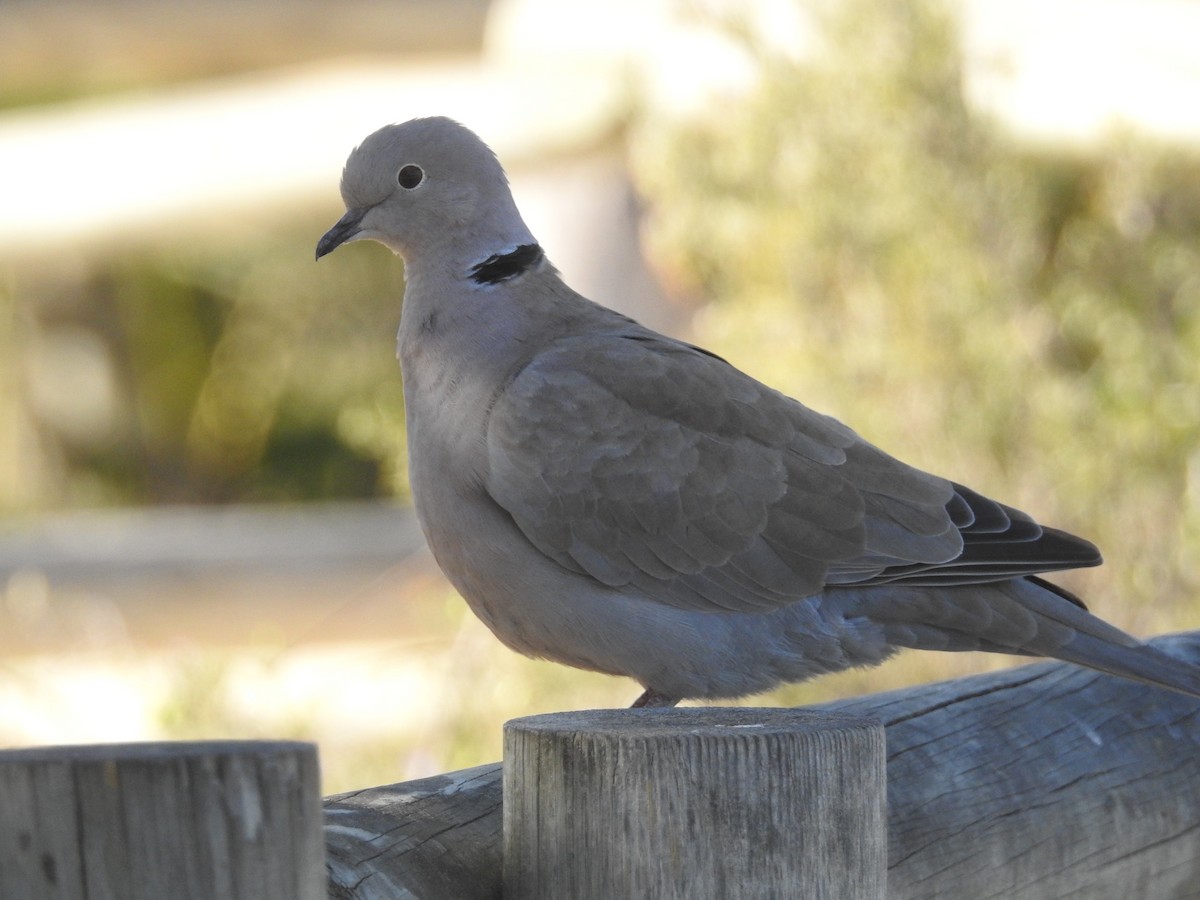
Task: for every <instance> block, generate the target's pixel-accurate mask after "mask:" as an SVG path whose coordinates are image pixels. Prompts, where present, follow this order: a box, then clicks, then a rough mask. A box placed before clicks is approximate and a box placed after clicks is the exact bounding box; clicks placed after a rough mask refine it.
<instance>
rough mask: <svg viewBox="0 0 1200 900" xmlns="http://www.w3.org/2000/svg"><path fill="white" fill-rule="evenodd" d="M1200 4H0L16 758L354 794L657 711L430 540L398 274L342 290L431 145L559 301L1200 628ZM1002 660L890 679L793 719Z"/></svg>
mask: <svg viewBox="0 0 1200 900" xmlns="http://www.w3.org/2000/svg"><path fill="white" fill-rule="evenodd" d="M1198 40H1200V3H1195V2H1190V0H1086V2H1084V0H1052V2H1044V0H1041V2H1034V0H1005V2H1001V0H958V2H955V0H944V2H934V0H915V2H912V3H904V4H901V3H895V2H891V0H807V2H806V0H756V2H748V3H742V2H735V0H693V2H684V0H607V2H602V0H574V2H565V0H561V2H551V0H495V2H487V0H387V2H383V0H344V2H342V3H338V4H324V3H317V2H313V0H294V2H284V0H250V2H237V3H234V2H230V0H212V2H200V3H197V2H194V0H191V2H187V3H185V2H182V0H122V2H117V0H87V2H83V0H77V2H49V0H45V2H32V0H28V2H21V0H10V2H6V3H4V4H0V46H3V47H4V53H3V55H2V56H0V744H3V745H23V744H43V743H68V742H97V741H118V740H120V741H124V740H140V739H182V738H199V737H260V736H261V737H303V738H308V739H315V740H318V741H319V742H320V744H321V752H322V762H323V766H324V770H325V782H326V790H327V791H330V792H332V791H337V790H343V789H348V788H352V787H358V786H363V785H369V784H382V783H387V782H392V781H397V780H400V779H404V778H412V777H418V776H421V775H426V774H431V773H434V772H440V771H445V770H449V769H452V768H458V767H462V766H467V765H474V764H477V763H482V762H487V761H490V760H493V759H496V758H498V757H499V754H500V726H501V723H502V722H503V721H504V720H505V719H507V718H510V717H513V716H517V715H525V714H532V713H536V712H543V711H550V710H558V709H565V708H582V707H594V706H616V705H627V704H628V703H630V702H631V701H632V700H633V699H634V698H635V697H636V696H637V694H638V692H639V690H640V689H639V688H638V686H636V685H634V684H633V683H631V682H628V681H625V680H622V679H613V678H607V677H604V676H599V675H592V674H587V673H578V672H574V671H568V670H565V669H562V668H561V667H557V666H552V665H550V664H548V663H541V662H535V661H530V660H525V659H522V658H519V657H517V656H515V655H514V654H512V653H511V652H510V651H508V650H506V649H504V648H503V647H501V646H500V645H499V643H498V642H496V641H495V640H494V639H493V638H492V637H491V636H490V634H488V633H487V632H486V630H485V629H484V628H483V626H482V625H480V624H479V623H478V622H476V621H475V620H474V618H472V617H471V616H470V615H469V613H468V612H467V609H466V606H465V605H464V604H463V603H462V601H461V600H460V599H458V597H457V596H456V595H455V594H454V592H453V591H452V590H451V589H450V588H449V587H448V586H447V585H446V583H445V582H444V581H443V580H442V579H441V577H440V575H439V574H438V572H437V570H436V567H435V566H434V565H433V564H432V561H431V559H430V558H429V556H428V554H427V553H426V552H425V551H424V549H423V544H422V540H421V538H420V534H419V529H418V528H417V526H416V524H415V522H414V520H413V518H412V515H411V513H410V511H409V503H408V493H407V485H406V482H405V460H404V435H403V406H402V397H401V381H400V375H399V372H398V369H397V366H396V362H395V356H394V344H393V336H394V333H395V330H396V327H397V325H398V322H399V317H400V305H401V304H400V301H401V296H402V292H403V277H402V267H401V264H400V262H399V261H398V260H397V259H395V258H393V257H392V256H391V255H390V254H388V253H387V252H386V251H384V250H383V249H382V248H380V247H378V246H376V245H368V244H357V245H354V246H352V247H349V248H346V249H345V250H342V251H341V252H339V253H337V254H334V255H333V256H332V257H330V258H328V259H326V260H322V262H321V263H320V264H319V265H317V264H315V263H314V262H313V248H314V246H315V243H316V240H317V238H318V237H319V236H320V235H321V234H322V233H323V231H324V230H325V229H326V228H327V227H328V226H329V225H331V224H332V223H333V222H334V221H335V220H336V219H337V218H338V216H339V215H340V214H341V212H342V206H341V202H340V199H339V197H338V192H337V182H338V176H339V174H340V171H341V166H342V163H343V162H344V160H345V157H346V154H347V153H348V152H349V150H350V149H351V148H352V147H353V146H354V145H355V144H356V143H357V142H358V141H359V140H360V139H361V138H362V137H364V136H365V135H366V134H367V133H369V132H370V131H373V130H374V129H375V128H377V127H378V126H380V125H382V124H385V123H387V122H391V121H400V120H404V119H407V118H410V117H412V116H415V115H425V114H447V115H451V116H454V117H456V118H458V119H460V120H461V121H463V122H464V123H466V124H467V125H469V126H470V127H472V128H474V129H475V130H476V131H478V132H479V133H480V134H481V135H482V136H483V137H484V138H485V140H487V141H488V142H489V143H490V144H491V145H492V146H493V147H494V148H495V149H496V150H497V151H498V153H499V154H500V157H501V159H502V160H503V161H504V162H505V164H506V166H507V168H508V169H509V172H510V175H511V176H512V179H513V183H514V190H515V193H516V195H517V200H518V203H519V205H520V206H521V208H522V210H523V211H524V212H525V214H526V218H527V219H528V221H529V223H530V225H531V227H532V229H533V231H534V233H535V234H537V235H538V236H539V237H540V238H541V240H542V243H543V244H544V246H545V247H546V248H547V251H548V253H549V255H550V258H551V259H552V260H553V261H554V262H555V263H556V264H557V265H558V266H559V268H560V269H561V270H562V271H563V272H564V274H565V276H566V278H567V280H568V281H569V282H570V283H571V284H572V285H573V286H575V287H576V288H578V289H580V290H582V291H583V292H584V293H587V294H589V295H590V296H592V297H593V298H595V299H597V300H601V301H602V302H605V303H607V304H609V305H611V306H614V307H616V308H619V309H621V310H622V311H625V312H628V313H630V314H632V315H635V316H636V317H638V318H640V319H642V320H643V321H645V322H647V323H648V324H651V325H653V326H655V327H658V328H661V329H665V330H668V331H671V332H673V333H675V334H679V335H681V336H685V337H687V338H688V339H689V340H693V341H695V342H698V343H700V344H702V345H704V346H708V347H711V348H712V349H714V350H716V351H717V352H719V353H721V354H722V355H724V356H725V357H726V358H728V359H730V360H731V361H732V362H734V363H735V364H737V365H740V366H742V367H743V368H745V369H747V370H748V371H750V372H751V373H752V374H754V375H756V376H758V377H760V378H763V379H766V380H768V381H769V382H770V383H771V384H773V385H774V386H777V387H779V388H781V389H783V390H784V391H785V392H788V393H791V394H793V395H795V396H797V397H799V398H801V399H803V400H804V401H805V402H806V403H808V404H809V405H811V406H814V407H816V408H817V409H820V410H823V411H825V412H829V413H832V414H834V415H836V416H838V417H839V418H841V419H842V420H844V421H846V422H848V423H850V424H851V425H853V426H854V427H855V428H856V429H858V430H859V431H860V432H861V433H862V434H864V435H865V436H866V437H868V438H869V439H870V440H872V441H874V442H876V443H878V444H881V445H882V446H884V447H885V448H887V449H888V450H890V451H892V452H894V453H896V454H897V455H899V456H901V457H902V458H904V459H906V460H907V461H909V462H912V463H914V464H916V465H919V466H921V467H924V468H929V469H933V470H935V471H938V472H940V473H942V474H945V475H948V476H950V477H953V478H955V479H956V480H959V481H962V482H965V483H968V484H971V485H972V486H974V487H976V488H977V489H980V490H982V491H983V492H985V493H988V494H990V495H992V496H995V497H997V498H1000V499H1003V500H1005V501H1007V502H1009V503H1012V504H1014V505H1016V506H1019V507H1021V508H1024V509H1026V510H1028V511H1029V512H1031V513H1033V514H1034V515H1036V516H1037V517H1038V518H1040V519H1042V520H1043V521H1047V522H1050V523H1053V524H1055V525H1058V526H1061V527H1064V528H1067V529H1070V530H1072V531H1075V532H1077V533H1080V534H1082V535H1085V536H1087V537H1089V538H1091V539H1093V540H1095V541H1096V542H1098V543H1099V544H1100V545H1101V547H1102V548H1103V550H1104V552H1105V556H1106V559H1107V565H1106V566H1105V567H1104V568H1102V569H1099V570H1092V571H1089V572H1086V573H1079V574H1078V575H1070V576H1067V577H1065V578H1064V579H1062V580H1063V581H1064V582H1065V583H1067V584H1068V585H1069V586H1070V587H1072V588H1073V589H1076V590H1078V591H1080V592H1082V593H1083V594H1084V595H1085V596H1086V597H1087V599H1088V602H1089V604H1090V606H1091V608H1092V609H1093V610H1095V611H1096V612H1098V613H1099V614H1100V615H1102V616H1103V617H1105V618H1107V619H1109V620H1110V621H1113V622H1115V623H1116V624H1118V625H1120V626H1122V627H1124V628H1126V629H1129V630H1131V631H1133V632H1135V633H1138V634H1142V635H1149V634H1155V633H1159V632H1163V631H1170V630H1180V629H1186V628H1196V627H1200V603H1198V601H1197V588H1198V586H1200V585H1198V582H1200V554H1198V553H1197V551H1198V550H1200V103H1197V102H1196V97H1198V96H1200V57H1197V55H1196V53H1195V47H1196V46H1197V41H1198ZM1007 664H1009V661H1008V660H1005V659H1002V658H997V657H991V656H985V655H979V654H972V655H963V656H952V655H947V654H920V653H908V654H904V655H902V656H901V657H900V658H899V659H897V660H895V661H893V662H891V663H889V664H888V665H886V666H884V667H883V668H881V669H876V670H868V671H864V672H853V673H847V674H845V675H842V676H837V677H832V678H826V679H823V680H820V681H818V682H815V683H812V684H806V685H802V686H794V687H789V688H785V689H782V690H780V691H777V692H775V693H774V694H772V695H769V696H766V697H756V698H750V699H749V700H747V701H746V702H750V703H756V704H798V703H809V702H814V701H817V700H821V699H826V698H829V697H833V696H839V695H845V694H850V693H856V692H865V691H875V690H883V689H887V688H891V687H897V686H900V685H903V684H909V683H914V682H919V681H926V680H931V679H934V678H943V677H954V676H958V675H962V674H966V673H968V672H972V671H979V670H983V669H988V668H995V667H998V666H1002V665H1007Z"/></svg>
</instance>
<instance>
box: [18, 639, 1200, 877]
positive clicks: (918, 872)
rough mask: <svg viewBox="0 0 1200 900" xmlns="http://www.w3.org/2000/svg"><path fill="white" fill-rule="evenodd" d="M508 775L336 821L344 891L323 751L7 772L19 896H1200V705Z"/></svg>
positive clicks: (705, 722)
mask: <svg viewBox="0 0 1200 900" xmlns="http://www.w3.org/2000/svg"><path fill="white" fill-rule="evenodd" d="M1156 643H1157V644H1158V645H1159V646H1160V647H1162V648H1163V649H1165V650H1167V652H1170V653H1173V654H1174V655H1177V656H1180V657H1182V658H1185V659H1188V660H1190V661H1192V662H1194V663H1196V664H1200V632H1191V633H1188V634H1184V635H1176V636H1173V637H1170V638H1163V639H1160V640H1159V641H1157V642H1156ZM880 723H881V724H880ZM885 736H886V751H885V740H884V737H885ZM505 759H506V765H505V766H504V767H503V768H502V767H501V765H500V764H499V763H496V764H493V765H489V766H480V767H477V768H475V769H469V770H465V771H462V772H454V773H450V774H447V775H442V776H437V777H434V778H427V779H422V780H420V781H414V782H407V783H403V784H396V785H390V786H385V787H378V788H369V789H366V790H362V791H356V792H353V793H349V794H342V795H339V796H336V797H330V798H328V799H326V800H325V809H324V812H325V815H324V829H323V841H324V849H325V854H324V861H325V867H326V870H325V872H322V871H321V861H322V852H321V849H322V848H321V843H322V828H321V825H322V822H321V817H320V814H319V799H318V795H317V790H318V788H317V768H316V754H315V748H313V747H312V746H311V745H305V744H294V743H270V742H224V743H210V744H187V743H183V744H164V745H125V746H120V745H117V746H109V747H89V748H66V747H63V748H49V749H46V750H15V751H6V752H3V753H0V897H3V898H5V900H9V898H12V900H25V898H31V900H33V898H36V900H43V898H47V900H82V898H85V897H86V898H88V900H96V898H114V900H117V898H119V900H142V898H146V900H149V898H155V900H157V898H162V897H171V898H184V900H190V898H201V897H203V898H221V900H226V898H229V900H241V898H254V900H274V898H281V900H282V898H288V900H315V898H317V897H322V896H329V897H332V898H341V900H397V898H422V900H440V898H456V900H473V898H499V897H501V896H502V895H503V896H507V897H519V898H537V897H572V898H586V897H612V896H627V897H655V898H658V897H705V896H709V897H728V898H752V897H753V898H758V897H763V898H767V897H779V896H803V897H829V898H863V900H879V898H883V897H888V898H956V900H971V898H1018V900H1031V898H1058V897H1089V898H1100V900H1104V898H1120V900H1131V898H1139V900H1142V898H1148V900H1162V898H1200V702H1197V701H1196V700H1194V699H1191V698H1188V697H1185V696H1180V695H1176V694H1172V693H1169V692H1165V691H1161V690H1158V689H1154V688H1149V687H1145V686H1142V685H1139V684H1135V683H1131V682H1127V681H1123V680H1121V679H1116V678H1111V677H1108V676H1103V675H1097V674H1095V673H1091V672H1087V671H1084V670H1081V669H1078V668H1076V667H1073V666H1068V665H1063V664H1057V663H1043V664H1038V665H1032V666H1026V667H1022V668H1018V669H1013V670H1009V671H1006V672H1002V673H996V674H992V675H985V676H977V677H974V678H965V679H959V680H956V681H951V682H944V683H941V684H935V685H927V686H922V687H917V688H911V689H907V690H903V691H895V692H891V693H887V694H877V695H872V696H868V697H861V698H856V699H853V700H846V701H840V702H838V703H832V704H826V705H824V706H822V707H819V708H817V709H813V710H778V709H772V710H764V709H718V708H705V709H681V710H610V711H590V712H584V713H562V714H556V715H553V716H539V717H533V718H530V719H519V720H515V721H514V722H511V723H509V725H508V726H507V727H506V732H505ZM885 774H886V782H885ZM885 784H886V786H885ZM885 791H886V804H885ZM502 796H504V797H506V798H508V802H507V803H505V804H502V803H501V797H502Z"/></svg>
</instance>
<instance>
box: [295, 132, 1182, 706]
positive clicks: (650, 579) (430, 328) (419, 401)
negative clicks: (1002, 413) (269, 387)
mask: <svg viewBox="0 0 1200 900" xmlns="http://www.w3.org/2000/svg"><path fill="white" fill-rule="evenodd" d="M342 196H343V199H344V200H345V202H346V206H347V212H346V214H345V215H344V216H343V217H342V218H341V220H340V221H339V222H338V223H337V224H336V225H335V226H334V227H333V228H332V229H330V231H329V232H328V233H327V234H326V235H325V236H324V237H323V238H322V239H321V241H320V243H319V244H318V247H317V256H318V258H320V257H321V256H323V255H324V254H326V253H328V252H330V251H332V250H333V249H335V248H336V247H338V246H339V245H341V244H342V243H345V242H347V241H352V240H360V239H363V238H370V239H373V240H376V241H379V242H380V243H382V244H384V245H386V246H388V247H389V248H391V249H392V250H393V251H394V252H396V253H397V254H399V255H400V256H402V257H404V261H405V279H406V281H407V289H406V292H405V295H404V310H403V315H402V319H401V325H400V333H399V341H398V348H399V356H400V364H401V368H402V369H403V374H404V396H405V402H406V416H407V426H408V441H409V465H410V480H411V484H412V491H413V497H414V500H415V502H416V507H417V513H418V515H419V517H420V520H421V524H422V527H423V528H424V530H425V535H426V538H427V539H428V541H429V545H430V547H431V548H432V550H433V553H434V556H435V557H436V558H437V560H438V563H439V565H440V566H441V567H442V569H443V570H444V571H445V573H446V575H447V576H448V577H449V578H450V580H451V582H452V583H453V584H454V585H455V587H456V588H458V590H459V591H460V592H461V593H462V595H463V596H464V597H465V598H466V600H467V602H468V603H469V604H470V605H471V608H472V609H473V610H474V611H475V612H476V614H477V615H479V617H480V618H481V619H482V620H483V621H484V622H485V623H486V624H487V626H488V627H489V628H491V630H492V631H493V632H495V634H496V635H497V636H498V637H499V638H500V639H501V640H502V641H504V642H505V643H506V644H508V645H509V646H510V647H512V648H514V649H515V650H518V651H520V652H522V653H526V654H529V655H531V656H537V657H544V658H547V659H554V660H558V661H559V662H563V663H566V664H568V665H573V666H579V667H582V668H587V669H594V670H597V671H601V672H609V673H612V674H617V675H628V676H630V677H632V678H634V679H636V680H637V681H639V682H640V683H641V684H642V685H643V686H644V687H645V688H646V689H647V693H646V695H644V696H643V702H648V703H654V704H666V703H672V702H675V701H678V700H679V699H682V698H685V697H733V696H738V695H742V694H747V693H752V692H756V691H761V690H765V689H767V688H770V687H772V686H774V685H776V684H778V683H780V682H783V681H797V680H801V679H804V678H808V677H810V676H813V675H816V674H820V673H823V672H832V671H837V670H840V669H844V668H847V667H850V666H856V665H867V664H873V663H877V662H880V661H881V660H883V659H884V658H886V657H888V656H889V655H891V654H892V653H894V652H895V651H896V650H897V649H898V648H900V647H917V648H925V649H936V650H990V651H995V652H1002V653H1016V654H1027V655H1036V656H1052V657H1057V658H1060V659H1065V660H1069V661H1071V662H1076V663H1080V664H1082V665H1086V666H1091V667H1094V668H1096V669H1100V670H1103V671H1107V672H1112V673H1115V674H1118V675H1123V676H1126V677H1130V678H1135V679H1140V680H1143V681H1147V682H1151V683H1155V684H1159V685H1162V686H1165V687H1169V688H1173V689H1175V690H1180V691H1184V692H1186V693H1191V694H1194V695H1198V696H1200V672H1198V671H1197V670H1196V669H1194V668H1192V667H1190V666H1188V665H1187V664H1185V663H1182V662H1179V661H1177V660H1174V659H1172V658H1171V657H1169V656H1167V655H1165V654H1163V653H1161V652H1159V651H1156V650H1153V649H1152V648H1149V647H1147V646H1145V645H1143V644H1142V643H1140V642H1139V641H1137V640H1135V639H1134V638H1132V637H1130V636H1128V635H1126V634H1125V633H1123V632H1121V631H1119V630H1117V629H1116V628H1113V627H1112V626H1110V625H1107V624H1105V623H1104V622H1102V621H1100V620H1099V619H1097V618H1096V617H1094V616H1092V615H1090V614H1089V613H1088V612H1086V610H1085V609H1084V608H1083V604H1082V603H1080V602H1079V600H1078V599H1077V598H1075V597H1074V596H1073V595H1071V594H1070V593H1068V592H1067V591H1065V590H1063V589H1061V588H1058V587H1056V586H1054V585H1052V584H1050V583H1048V582H1046V581H1044V580H1042V579H1041V578H1040V577H1038V576H1039V574H1040V573H1045V572H1051V571H1056V570H1061V569H1070V568H1076V567H1080V566H1092V565H1098V564H1099V563H1100V555H1099V553H1098V552H1097V550H1096V548H1095V547H1094V546H1093V545H1092V544H1090V543H1088V542H1087V541H1084V540H1082V539H1080V538H1077V537H1074V536H1072V535H1069V534H1066V533H1065V532H1062V531H1057V530H1055V529H1051V528H1046V527H1043V526H1040V525H1038V524H1037V523H1036V522H1035V521H1034V520H1033V519H1032V518H1030V517H1029V516H1028V515H1026V514H1025V513H1022V512H1020V511H1018V510H1015V509H1012V508H1010V507H1007V506H1004V505H1003V504H1000V503H997V502H995V501H993V500H989V499H988V498H986V497H983V496H981V495H980V494H977V493H975V492H974V491H971V490H969V489H967V488H965V487H962V486H961V485H956V484H954V483H952V482H950V481H947V480H946V479H944V478H939V477H937V476H935V475H931V474H929V473H926V472H922V471H920V470H918V469H915V468H913V467H911V466H908V465H906V464H904V463H902V462H900V461H898V460H896V459H894V458H893V457H891V456H889V455H887V454H886V453H884V452H883V451H882V450H879V449H878V448H876V447H874V446H872V445H871V444H869V443H867V442H866V441H864V440H863V439H862V438H860V437H859V436H858V435H856V434H855V433H854V432H853V431H851V430H850V429H849V428H847V427H846V426H845V425H842V424H841V423H840V422H837V421H836V420H834V419H832V418H830V417H828V416H825V415H821V414H820V413H817V412H814V411H813V410H811V409H808V408H807V407H805V406H803V405H801V404H800V403H798V402H796V401H795V400H792V399H789V398H788V397H785V396H783V395H782V394H780V393H778V392H777V391H774V390H772V389H771V388H769V387H767V386H765V385H763V384H761V383H759V382H757V381H755V380H754V379H752V378H750V377H749V376H747V375H745V374H743V373H742V372H740V371H738V370H737V369H735V368H734V367H732V366H730V365H729V364H728V363H726V362H725V361H724V360H722V359H720V358H719V357H717V356H714V355H713V354H711V353H708V352H707V351H704V350H701V349H699V348H696V347H693V346H690V345H688V344H686V343H683V342H680V341H677V340H673V339H671V338H668V337H665V336H663V335H660V334H657V333H655V332H653V331H651V330H649V329H647V328H644V327H642V326H641V325H639V324H638V323H636V322H634V321H632V320H630V319H628V318H626V317H624V316H621V315H618V314H617V313H615V312H612V311H611V310H608V309H606V308H604V307H602V306H599V305H597V304H595V303H592V302H591V301H589V300H587V299H585V298H584V297H581V296H580V295H579V294H577V293H575V292H574V291H572V290H571V289H570V288H568V287H567V286H566V285H565V284H564V283H563V282H562V281H561V279H560V278H559V277H558V273H557V272H556V271H555V270H554V268H553V267H552V266H551V265H550V263H549V262H548V261H547V260H546V259H545V256H544V254H542V253H541V250H540V248H539V247H538V245H537V243H536V241H535V240H534V238H533V236H532V235H531V234H530V232H529V230H528V228H526V226H525V224H524V222H523V221H522V220H521V217H520V214H519V213H518V211H517V208H516V206H515V204H514V202H513V199H512V196H511V194H510V192H509V189H508V184H507V181H506V179H505V176H504V172H503V170H502V169H501V167H500V164H499V162H498V161H497V160H496V158H495V156H494V155H493V154H492V152H491V151H490V150H489V149H488V148H487V147H486V146H485V145H484V144H483V143H482V142H481V141H480V140H479V139H478V138H477V137H476V136H475V135H474V134H472V133H471V132H470V131H468V130H467V129H466V128H464V127H462V126H461V125H458V124H457V123H455V122H452V121H450V120H449V119H443V118H431V119H416V120H413V121H410V122H406V123H404V124H402V125H390V126H387V127H385V128H383V129H380V130H379V131H377V132H375V133H374V134H372V135H371V136H369V137H368V138H367V139H366V140H365V141H363V143H362V144H361V145H360V146H359V147H358V148H356V149H355V150H354V152H353V153H352V154H351V155H350V158H349V160H348V161H347V163H346V168H345V170H344V172H343V175H342Z"/></svg>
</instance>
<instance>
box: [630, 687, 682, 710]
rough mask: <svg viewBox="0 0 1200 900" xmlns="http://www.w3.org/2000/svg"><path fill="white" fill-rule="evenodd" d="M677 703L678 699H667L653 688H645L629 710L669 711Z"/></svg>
mask: <svg viewBox="0 0 1200 900" xmlns="http://www.w3.org/2000/svg"><path fill="white" fill-rule="evenodd" d="M678 702H679V698H678V697H668V696H667V695H666V694H660V693H659V692H658V691H656V690H654V689H653V688H646V690H645V691H644V692H643V693H642V696H640V697H638V698H637V699H636V700H634V701H633V706H631V707H629V708H630V709H669V708H670V707H672V706H674V705H675V704H676V703H678Z"/></svg>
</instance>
